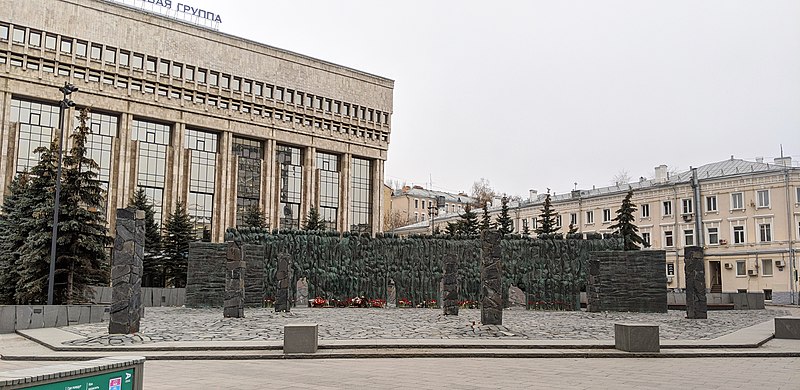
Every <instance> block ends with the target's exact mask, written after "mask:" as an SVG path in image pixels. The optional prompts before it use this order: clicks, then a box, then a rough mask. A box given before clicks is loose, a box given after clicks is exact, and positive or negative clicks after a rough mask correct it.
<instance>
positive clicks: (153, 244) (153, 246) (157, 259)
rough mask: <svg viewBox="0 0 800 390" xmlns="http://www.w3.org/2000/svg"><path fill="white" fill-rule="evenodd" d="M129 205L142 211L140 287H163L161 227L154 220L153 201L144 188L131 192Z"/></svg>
mask: <svg viewBox="0 0 800 390" xmlns="http://www.w3.org/2000/svg"><path fill="white" fill-rule="evenodd" d="M129 207H135V208H137V209H139V210H142V211H144V259H143V260H142V287H164V279H165V278H164V266H163V264H162V256H161V227H160V226H159V225H158V223H157V222H156V218H155V214H156V213H155V210H154V209H153V203H152V202H151V201H150V199H148V198H147V193H146V192H145V190H144V188H139V189H137V190H136V192H134V193H133V196H132V197H131V201H130V203H129Z"/></svg>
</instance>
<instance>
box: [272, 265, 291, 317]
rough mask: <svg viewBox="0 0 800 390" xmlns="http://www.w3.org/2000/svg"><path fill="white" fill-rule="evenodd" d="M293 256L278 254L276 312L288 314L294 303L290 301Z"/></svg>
mask: <svg viewBox="0 0 800 390" xmlns="http://www.w3.org/2000/svg"><path fill="white" fill-rule="evenodd" d="M291 268H292V256H290V255H289V254H288V253H278V270H277V272H275V279H276V280H275V282H276V283H277V285H276V292H275V311H276V312H282V311H285V312H288V311H289V310H290V309H291V306H292V303H291V302H290V301H289V285H290V283H291V279H292V275H291Z"/></svg>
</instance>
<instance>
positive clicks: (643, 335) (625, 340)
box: [614, 324, 661, 352]
mask: <svg viewBox="0 0 800 390" xmlns="http://www.w3.org/2000/svg"><path fill="white" fill-rule="evenodd" d="M614 348H616V349H619V350H620V351H626V352H658V351H659V350H660V348H661V343H660V341H659V339H658V325H654V324H614Z"/></svg>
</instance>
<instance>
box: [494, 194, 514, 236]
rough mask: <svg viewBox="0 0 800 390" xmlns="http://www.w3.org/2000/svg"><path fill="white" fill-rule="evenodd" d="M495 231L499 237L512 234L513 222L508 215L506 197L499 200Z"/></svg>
mask: <svg viewBox="0 0 800 390" xmlns="http://www.w3.org/2000/svg"><path fill="white" fill-rule="evenodd" d="M497 230H498V231H499V232H500V236H505V235H506V234H511V233H514V221H512V220H511V216H509V215H508V197H505V196H504V197H503V198H502V199H501V200H500V215H498V216H497Z"/></svg>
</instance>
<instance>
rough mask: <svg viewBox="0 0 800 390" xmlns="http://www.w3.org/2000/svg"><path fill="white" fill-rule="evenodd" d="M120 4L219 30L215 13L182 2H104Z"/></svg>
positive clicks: (218, 19) (123, 0)
mask: <svg viewBox="0 0 800 390" xmlns="http://www.w3.org/2000/svg"><path fill="white" fill-rule="evenodd" d="M106 1H111V2H113V3H122V4H125V5H128V6H132V7H135V8H139V9H142V10H144V11H148V12H152V13H156V14H159V15H166V16H169V17H172V18H175V19H179V20H183V21H186V22H191V23H194V24H197V25H200V26H203V27H209V28H213V29H215V30H217V29H219V24H220V23H222V16H220V15H219V14H217V13H214V12H211V11H208V10H204V9H202V8H199V7H194V6H192V5H190V4H185V3H182V2H181V1H182V0H106Z"/></svg>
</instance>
